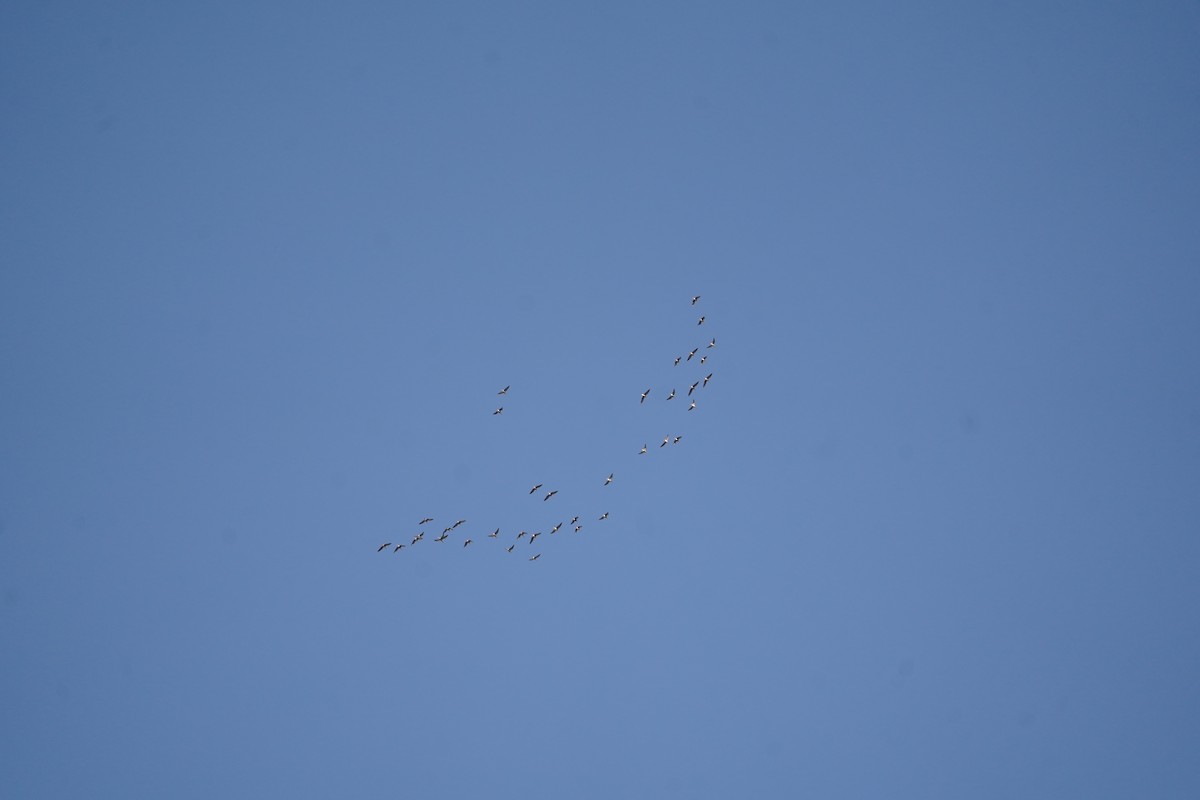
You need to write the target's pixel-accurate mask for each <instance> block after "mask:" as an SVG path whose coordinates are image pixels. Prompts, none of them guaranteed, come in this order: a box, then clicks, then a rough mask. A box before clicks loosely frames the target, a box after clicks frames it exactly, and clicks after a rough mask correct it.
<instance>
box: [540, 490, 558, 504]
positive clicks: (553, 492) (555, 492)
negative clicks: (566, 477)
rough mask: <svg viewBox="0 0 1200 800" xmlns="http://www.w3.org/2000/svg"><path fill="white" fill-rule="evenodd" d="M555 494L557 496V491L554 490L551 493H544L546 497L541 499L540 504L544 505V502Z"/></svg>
mask: <svg viewBox="0 0 1200 800" xmlns="http://www.w3.org/2000/svg"><path fill="white" fill-rule="evenodd" d="M556 494H558V489H555V490H554V491H552V492H547V493H546V496H545V497H543V498H542V502H543V503H544V502H546V501H547V500H549V499H550V498H551V497H554V495H556Z"/></svg>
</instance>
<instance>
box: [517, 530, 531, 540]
mask: <svg viewBox="0 0 1200 800" xmlns="http://www.w3.org/2000/svg"><path fill="white" fill-rule="evenodd" d="M527 533H529V531H521V532H520V533H518V534H517V538H518V539H520V538H521V537H522V536H524V535H525V534H527Z"/></svg>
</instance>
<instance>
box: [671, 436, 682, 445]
mask: <svg viewBox="0 0 1200 800" xmlns="http://www.w3.org/2000/svg"><path fill="white" fill-rule="evenodd" d="M682 438H683V437H682V436H676V437H675V441H673V442H671V444H679V440H680V439H682Z"/></svg>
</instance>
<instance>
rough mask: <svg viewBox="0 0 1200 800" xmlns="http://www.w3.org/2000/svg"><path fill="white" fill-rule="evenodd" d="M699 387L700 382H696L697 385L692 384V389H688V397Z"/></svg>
mask: <svg viewBox="0 0 1200 800" xmlns="http://www.w3.org/2000/svg"><path fill="white" fill-rule="evenodd" d="M699 385H700V381H696V382H695V383H693V384H692V387H691V388H690V389H688V397H691V396H692V392H694V391H696V387H697V386H699Z"/></svg>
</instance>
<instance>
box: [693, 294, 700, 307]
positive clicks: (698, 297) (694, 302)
mask: <svg viewBox="0 0 1200 800" xmlns="http://www.w3.org/2000/svg"><path fill="white" fill-rule="evenodd" d="M699 299H700V295H696V296H695V297H693V298H692V305H696V301H697V300H699Z"/></svg>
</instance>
